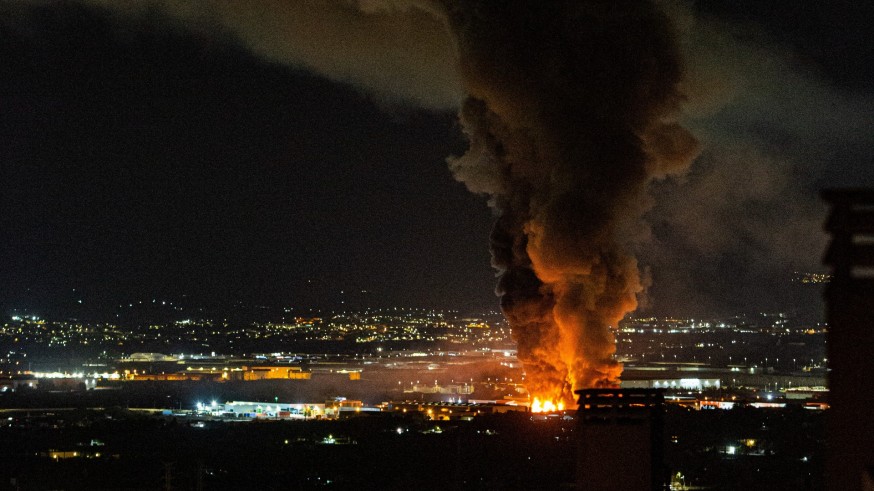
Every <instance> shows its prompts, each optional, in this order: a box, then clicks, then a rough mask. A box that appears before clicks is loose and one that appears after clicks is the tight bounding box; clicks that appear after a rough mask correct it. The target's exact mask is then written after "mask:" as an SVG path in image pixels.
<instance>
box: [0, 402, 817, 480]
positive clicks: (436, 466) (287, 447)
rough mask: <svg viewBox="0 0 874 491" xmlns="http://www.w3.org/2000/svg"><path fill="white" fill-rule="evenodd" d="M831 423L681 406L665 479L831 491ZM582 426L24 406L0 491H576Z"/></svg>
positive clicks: (9, 425)
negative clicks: (222, 416) (826, 466)
mask: <svg viewBox="0 0 874 491" xmlns="http://www.w3.org/2000/svg"><path fill="white" fill-rule="evenodd" d="M822 419H823V413H822V412H819V411H809V410H804V409H801V408H795V407H787V408H785V409H755V408H739V409H733V410H728V411H721V410H711V411H694V410H687V409H684V408H679V407H671V408H669V409H668V412H667V414H666V418H665V461H666V469H665V472H670V473H671V476H672V479H673V481H674V484H675V486H677V487H679V486H681V485H688V486H700V487H699V488H697V489H725V490H729V489H776V490H780V489H785V490H799V489H802V490H803V489H809V490H813V489H821V488H822V480H821V479H822V478H821V475H822V471H821V467H822V464H821V461H822V455H821V453H822ZM575 427H576V421H575V420H573V419H571V418H570V417H561V416H557V417H552V418H546V419H545V420H544V418H537V417H535V418H532V415H531V414H528V413H509V414H496V415H483V416H479V417H477V418H475V419H474V420H472V421H440V422H437V421H430V420H427V419H425V418H423V417H421V416H420V415H418V414H412V413H377V414H375V415H369V416H360V417H354V418H351V419H346V420H340V421H247V422H221V421H210V420H208V419H203V418H195V417H174V416H162V415H148V414H144V413H140V412H133V411H129V410H126V409H123V408H120V407H114V408H113V407H110V408H106V409H103V410H87V409H69V410H30V411H24V412H20V411H13V412H5V413H3V414H2V420H0V489H21V490H49V489H66V490H86V489H87V490H99V489H107V490H108V489H128V490H159V489H168V488H169V489H178V490H197V489H207V490H211V489H264V490H269V489H284V490H286V489H310V488H314V487H329V488H334V489H349V488H357V489H438V488H445V487H447V486H459V487H464V488H466V489H502V490H503V489H561V488H564V489H573V487H574V484H575V479H576V477H575V476H576V474H575V465H576V448H577V442H576V438H575V434H578V432H577V433H575V431H574V430H575ZM168 481H169V484H168Z"/></svg>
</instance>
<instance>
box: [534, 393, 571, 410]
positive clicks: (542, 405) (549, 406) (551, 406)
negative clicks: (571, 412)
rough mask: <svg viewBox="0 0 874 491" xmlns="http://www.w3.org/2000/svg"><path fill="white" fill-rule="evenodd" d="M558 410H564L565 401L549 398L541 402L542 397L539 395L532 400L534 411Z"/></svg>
mask: <svg viewBox="0 0 874 491" xmlns="http://www.w3.org/2000/svg"><path fill="white" fill-rule="evenodd" d="M556 411H564V403H563V402H561V401H558V402H554V401H552V400H549V399H547V400H545V401H542V402H541V400H540V398H538V397H535V398H534V400H533V401H532V402H531V412H532V413H554V412H556Z"/></svg>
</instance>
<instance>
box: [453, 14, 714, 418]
mask: <svg viewBox="0 0 874 491" xmlns="http://www.w3.org/2000/svg"><path fill="white" fill-rule="evenodd" d="M449 16H450V25H451V26H452V29H453V32H454V33H455V34H456V35H457V39H458V47H459V58H460V66H461V73H462V77H463V82H464V84H465V88H466V90H467V92H468V94H469V97H468V98H467V100H466V101H465V103H464V106H463V108H462V110H461V115H460V118H461V121H462V123H463V125H464V129H465V131H466V132H467V134H468V135H469V138H470V150H469V151H468V152H467V153H466V154H465V155H464V156H462V157H460V158H457V159H454V160H452V161H451V167H452V169H453V171H454V172H455V175H456V177H457V178H458V179H459V180H461V181H463V182H465V183H466V184H467V186H468V187H469V188H470V189H471V190H472V191H474V192H479V193H486V194H488V195H489V196H490V198H491V200H490V203H491V205H492V206H493V207H494V208H495V210H497V212H498V214H499V218H498V219H497V223H496V224H495V227H494V230H493V231H492V237H491V249H492V257H493V263H494V266H495V267H496V268H497V269H498V270H499V272H500V273H499V276H500V280H499V283H498V288H497V292H498V294H499V295H500V296H501V305H502V308H503V310H504V313H505V315H506V317H507V319H508V321H509V323H510V325H511V327H512V328H513V333H514V335H515V337H516V340H517V342H518V353H519V358H520V359H521V360H522V362H523V363H524V365H525V369H526V373H527V377H528V387H529V391H530V392H531V393H532V394H536V395H538V396H540V397H543V398H547V399H552V400H557V401H558V400H560V401H563V402H566V403H571V404H572V403H573V394H572V390H575V389H580V388H585V387H599V386H611V385H615V384H617V383H618V378H619V375H620V374H621V371H622V368H621V365H620V364H619V363H618V362H617V361H616V360H614V359H613V354H614V351H615V344H614V338H613V334H612V333H611V331H610V327H611V326H616V324H617V322H618V321H619V320H620V319H621V318H622V317H623V316H624V315H625V314H626V313H628V312H630V311H631V310H633V309H635V307H636V306H637V298H636V296H637V294H638V293H639V292H641V291H642V289H643V287H644V284H643V283H644V281H643V280H642V278H641V273H640V270H639V268H638V264H637V260H636V258H635V255H634V252H635V248H636V245H637V244H638V243H639V242H640V241H641V240H642V239H643V238H645V236H646V234H647V230H646V227H645V226H644V224H643V223H642V221H641V217H642V214H643V213H644V212H645V211H646V210H647V209H648V208H649V206H650V200H649V198H648V196H647V184H648V183H649V182H650V181H651V180H652V179H653V178H656V177H661V176H664V175H666V174H670V173H676V172H679V171H682V170H684V169H685V168H686V167H687V165H688V164H689V162H690V161H691V159H692V158H693V157H694V155H695V154H696V152H697V143H696V140H695V139H694V138H693V137H692V136H691V135H690V134H689V133H688V132H687V131H685V130H684V129H683V128H681V127H680V126H679V125H678V124H677V123H676V122H675V120H674V119H673V118H674V116H675V115H676V113H677V111H678V107H679V104H680V103H681V101H682V96H681V94H680V93H679V91H678V88H677V87H678V83H679V82H680V81H681V77H682V74H683V69H682V65H681V62H680V56H679V49H678V46H677V43H676V40H675V36H674V33H673V31H672V26H671V24H670V22H669V21H668V19H667V18H666V17H665V15H664V14H663V13H662V12H661V11H660V10H658V9H657V8H655V7H654V6H653V5H652V4H650V3H647V2H615V3H614V2H579V1H564V2H548V3H540V2H521V1H514V2H501V3H500V4H498V3H495V2H486V1H483V2H459V3H458V4H457V5H454V6H450V7H449Z"/></svg>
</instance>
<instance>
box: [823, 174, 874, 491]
mask: <svg viewBox="0 0 874 491" xmlns="http://www.w3.org/2000/svg"><path fill="white" fill-rule="evenodd" d="M822 197H823V199H824V200H825V201H826V202H827V203H829V204H830V205H831V206H832V211H831V215H830V216H829V219H828V222H827V223H826V230H827V231H828V232H829V233H830V234H831V235H832V241H831V244H830V245H829V248H828V252H827V253H826V256H825V260H824V262H825V264H827V265H829V266H831V267H832V268H833V272H834V276H833V278H832V281H831V283H830V284H829V285H828V288H827V289H826V293H825V299H826V317H827V319H828V324H829V331H828V366H829V368H830V372H829V403H830V404H831V409H830V410H829V412H828V419H827V423H826V424H827V429H828V433H827V452H828V454H827V460H826V478H827V482H828V485H829V489H833V490H842V491H843V490H849V491H852V490H859V489H866V490H867V489H874V479H872V472H874V397H872V395H874V189H850V190H827V191H823V193H822Z"/></svg>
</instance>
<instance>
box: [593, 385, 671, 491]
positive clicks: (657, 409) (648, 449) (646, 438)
mask: <svg viewBox="0 0 874 491" xmlns="http://www.w3.org/2000/svg"><path fill="white" fill-rule="evenodd" d="M576 394H577V395H579V408H578V409H577V420H578V425H579V432H580V435H579V445H580V448H579V460H578V462H577V488H578V489H586V490H591V491H607V490H610V491H616V490H642V489H665V487H666V483H667V482H668V475H667V474H668V472H667V470H666V468H665V466H664V463H663V450H662V445H663V443H662V431H663V430H662V427H663V413H664V391H662V390H659V389H585V390H578V391H576Z"/></svg>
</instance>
